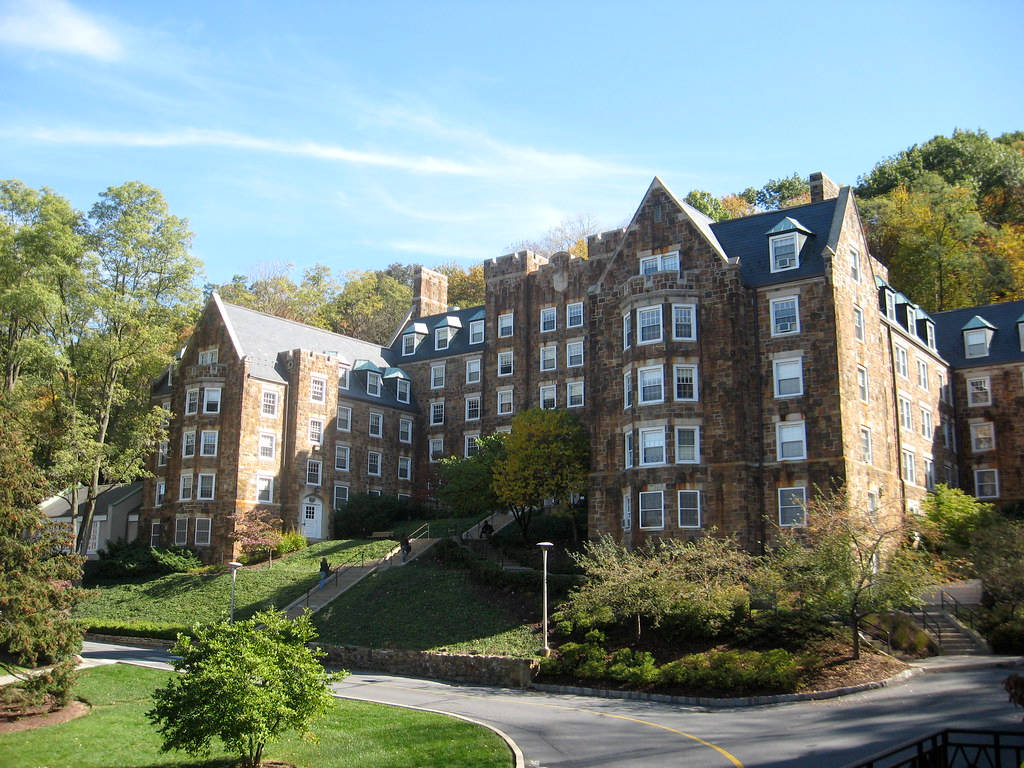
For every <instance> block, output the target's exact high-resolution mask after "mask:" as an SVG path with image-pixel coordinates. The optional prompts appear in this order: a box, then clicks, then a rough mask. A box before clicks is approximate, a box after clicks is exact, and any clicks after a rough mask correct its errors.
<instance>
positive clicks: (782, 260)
mask: <svg viewBox="0 0 1024 768" xmlns="http://www.w3.org/2000/svg"><path fill="white" fill-rule="evenodd" d="M794 264H796V259H794V258H793V257H792V256H777V257H776V258H775V268H776V269H788V268H789V267H792V266H793V265H794Z"/></svg>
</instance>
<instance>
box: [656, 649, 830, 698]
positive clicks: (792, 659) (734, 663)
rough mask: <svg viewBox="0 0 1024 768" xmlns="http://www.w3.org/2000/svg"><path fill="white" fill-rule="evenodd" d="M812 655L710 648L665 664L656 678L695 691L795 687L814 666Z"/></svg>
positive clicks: (781, 689) (736, 690) (738, 691)
mask: <svg viewBox="0 0 1024 768" xmlns="http://www.w3.org/2000/svg"><path fill="white" fill-rule="evenodd" d="M815 664H816V659H815V658H814V657H812V656H800V657H796V656H794V655H793V654H792V653H790V652H789V651H786V650H783V649H781V648H774V649H772V650H770V651H766V652H764V653H760V652H758V651H736V650H730V651H710V652H708V653H695V654H691V655H689V656H684V657H683V658H681V659H679V660H677V661H673V662H670V663H668V664H665V665H664V666H663V667H662V668H661V670H660V675H659V680H660V681H661V683H662V684H665V685H678V686H680V687H683V688H689V689H691V690H695V691H729V692H731V693H732V692H734V693H741V692H748V691H775V692H784V693H790V692H792V691H795V690H797V688H798V687H799V684H800V680H801V679H802V677H803V676H804V675H805V674H806V673H807V671H808V670H809V669H810V668H811V667H813V666H815Z"/></svg>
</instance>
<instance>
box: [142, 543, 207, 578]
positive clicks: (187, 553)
mask: <svg viewBox="0 0 1024 768" xmlns="http://www.w3.org/2000/svg"><path fill="white" fill-rule="evenodd" d="M152 553H153V559H154V560H156V562H157V564H158V565H159V567H160V570H161V572H162V573H188V572H189V571H191V570H193V569H195V568H202V566H203V561H202V560H200V559H199V555H197V554H196V553H195V552H193V551H192V550H191V549H188V548H187V547H168V548H167V549H162V548H160V547H154V548H153V549H152Z"/></svg>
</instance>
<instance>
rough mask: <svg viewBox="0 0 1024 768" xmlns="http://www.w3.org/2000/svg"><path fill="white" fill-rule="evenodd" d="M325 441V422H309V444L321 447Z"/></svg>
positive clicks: (312, 420)
mask: <svg viewBox="0 0 1024 768" xmlns="http://www.w3.org/2000/svg"><path fill="white" fill-rule="evenodd" d="M323 441H324V420H323V419H310V420H309V442H310V443H312V444H313V445H320V443H322V442H323Z"/></svg>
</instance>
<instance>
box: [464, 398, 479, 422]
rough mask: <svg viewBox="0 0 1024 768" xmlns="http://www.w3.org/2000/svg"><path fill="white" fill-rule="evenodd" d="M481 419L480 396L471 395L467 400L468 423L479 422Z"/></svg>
mask: <svg viewBox="0 0 1024 768" xmlns="http://www.w3.org/2000/svg"><path fill="white" fill-rule="evenodd" d="M479 419H480V395H470V396H468V397H467V398H466V421H478V420H479Z"/></svg>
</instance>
